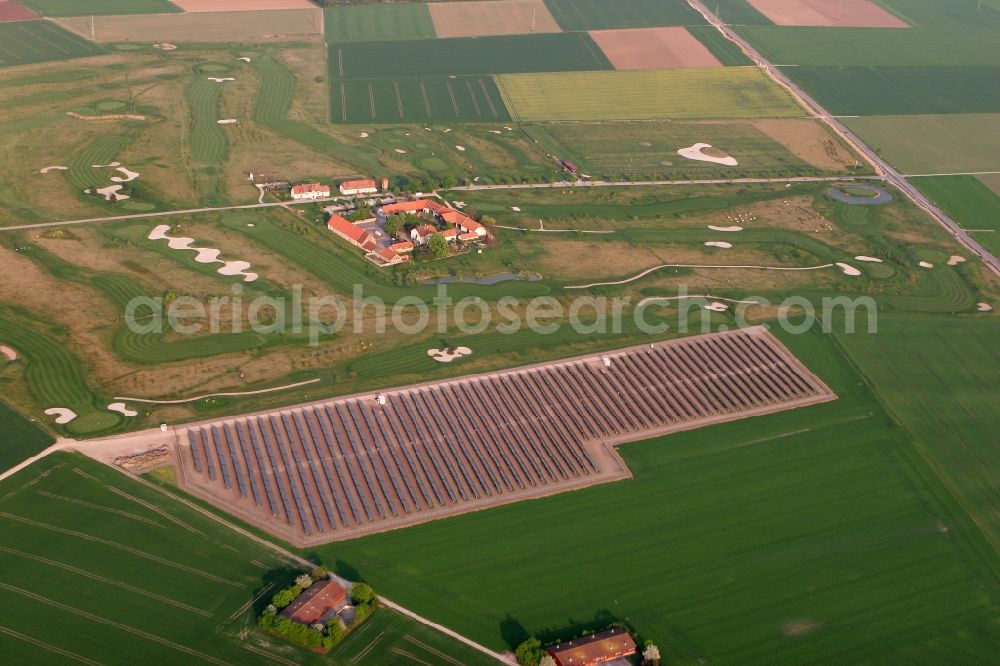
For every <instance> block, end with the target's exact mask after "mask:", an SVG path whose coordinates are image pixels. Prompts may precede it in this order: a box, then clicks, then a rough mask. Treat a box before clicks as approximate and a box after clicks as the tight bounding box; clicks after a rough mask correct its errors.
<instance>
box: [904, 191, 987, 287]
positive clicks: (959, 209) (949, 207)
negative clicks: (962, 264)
mask: <svg viewBox="0 0 1000 666" xmlns="http://www.w3.org/2000/svg"><path fill="white" fill-rule="evenodd" d="M910 182H912V183H913V184H914V185H916V186H917V188H918V189H919V190H920V191H921V192H923V193H924V195H926V196H927V197H928V198H929V199H930V200H931V201H933V202H934V203H935V204H937V205H938V206H940V207H941V208H942V209H943V210H944V211H945V212H946V213H947V214H948V215H949V216H950V217H951V218H952V219H954V220H955V221H956V222H958V223H959V224H960V225H962V226H963V227H965V228H966V229H979V230H982V231H979V232H978V233H973V234H972V235H973V236H974V237H975V238H976V240H978V241H979V242H980V243H982V244H983V245H984V246H985V247H986V248H987V249H988V250H990V251H991V252H994V253H997V252H1000V195H997V194H996V193H995V192H994V191H993V190H991V189H990V188H989V187H987V186H986V185H985V184H983V182H982V181H981V180H979V179H978V178H976V177H975V176H935V177H933V178H913V179H912V180H911V181H910ZM994 307H995V306H994Z"/></svg>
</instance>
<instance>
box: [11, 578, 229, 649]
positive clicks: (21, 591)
mask: <svg viewBox="0 0 1000 666" xmlns="http://www.w3.org/2000/svg"><path fill="white" fill-rule="evenodd" d="M0 589H4V590H7V591H8V592H13V593H15V594H20V595H21V596H24V597H28V598H29V599H34V600H35V601H38V602H41V603H43V604H46V605H49V606H53V607H54V608H58V609H60V610H64V611H67V612H69V613H73V614H74V615H79V616H80V617H83V618H86V619H88V620H91V621H93V622H97V623H98V624H103V625H106V626H110V627H115V628H116V629H121V630H122V631H125V632H128V633H130V634H133V635H135V636H139V637H141V638H145V639H146V640H149V641H153V642H154V643H159V644H160V645H165V646H167V647H171V648H173V649H175V650H177V651H179V652H183V653H184V654H188V655H191V656H192V657H198V658H200V659H204V660H205V661H207V662H210V663H213V664H218V666H232V665H231V664H230V663H229V662H227V661H223V660H222V659H219V658H217V657H213V656H212V655H210V654H205V653H204V652H200V651H198V650H195V649H194V648H189V647H188V646H186V645H181V644H180V643H175V642H173V641H171V640H169V639H167V638H163V637H162V636H157V635H156V634H151V633H149V632H148V631H143V630H142V629H136V628H135V627H132V626H130V625H127V624H123V623H121V622H116V621H114V620H109V619H108V618H105V617H101V616H100V615H94V614H93V613H88V612H87V611H85V610H81V609H79V608H74V607H73V606H68V605H66V604H64V603H61V602H58V601H56V600H55V599H49V598H48V597H44V596H42V595H40V594H35V593H34V592H30V591H28V590H25V589H22V588H20V587H16V586H14V585H8V584H7V583H0Z"/></svg>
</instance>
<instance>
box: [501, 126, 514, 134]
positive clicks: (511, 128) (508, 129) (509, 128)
mask: <svg viewBox="0 0 1000 666" xmlns="http://www.w3.org/2000/svg"><path fill="white" fill-rule="evenodd" d="M503 128H504V129H505V130H507V131H508V132H513V131H514V128H513V127H507V126H506V125H504V126H503Z"/></svg>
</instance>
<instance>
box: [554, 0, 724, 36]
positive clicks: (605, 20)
mask: <svg viewBox="0 0 1000 666" xmlns="http://www.w3.org/2000/svg"><path fill="white" fill-rule="evenodd" d="M545 4H547V5H548V6H549V11H551V12H552V16H554V17H555V19H556V21H558V22H559V25H560V26H562V29H563V30H603V29H606V28H651V27H656V26H665V25H700V24H703V23H705V19H703V18H702V17H701V14H698V13H697V12H695V11H694V10H693V9H691V7H690V6H689V5H688V4H687V3H686V2H684V0H614V2H606V1H605V0H545Z"/></svg>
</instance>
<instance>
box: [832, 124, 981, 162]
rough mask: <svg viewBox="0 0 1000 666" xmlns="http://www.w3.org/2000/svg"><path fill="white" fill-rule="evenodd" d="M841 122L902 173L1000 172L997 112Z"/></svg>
mask: <svg viewBox="0 0 1000 666" xmlns="http://www.w3.org/2000/svg"><path fill="white" fill-rule="evenodd" d="M842 122H844V123H845V124H846V125H847V126H848V127H850V128H851V130H852V131H854V132H856V133H857V134H858V135H859V136H860V137H861V138H862V139H863V140H864V141H865V143H867V144H868V145H869V146H871V147H872V148H875V149H879V150H880V151H881V155H882V157H883V158H885V159H886V160H887V161H888V162H889V163H890V164H891V165H892V166H894V167H895V168H896V169H898V170H900V171H901V172H903V173H956V172H964V171H1000V113H948V114H941V115H905V116H863V117H860V118H845V119H844V120H843V121H842Z"/></svg>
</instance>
